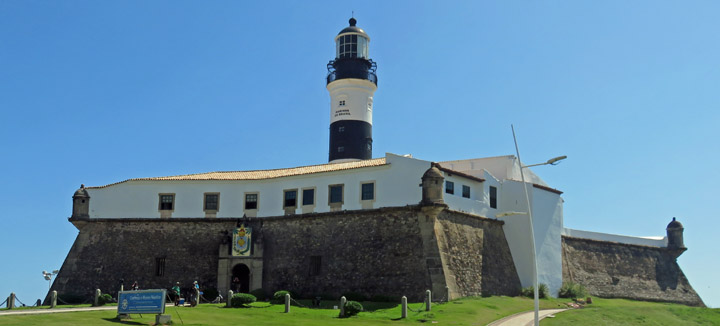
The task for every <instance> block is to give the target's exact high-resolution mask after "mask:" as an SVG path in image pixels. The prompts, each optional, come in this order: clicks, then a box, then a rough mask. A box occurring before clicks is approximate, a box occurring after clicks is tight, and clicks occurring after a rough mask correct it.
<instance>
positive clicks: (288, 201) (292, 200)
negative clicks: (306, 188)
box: [283, 190, 297, 207]
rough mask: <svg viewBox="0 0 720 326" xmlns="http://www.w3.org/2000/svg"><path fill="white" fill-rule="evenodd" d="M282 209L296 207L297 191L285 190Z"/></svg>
mask: <svg viewBox="0 0 720 326" xmlns="http://www.w3.org/2000/svg"><path fill="white" fill-rule="evenodd" d="M283 207H297V190H285V202H284V203H283Z"/></svg>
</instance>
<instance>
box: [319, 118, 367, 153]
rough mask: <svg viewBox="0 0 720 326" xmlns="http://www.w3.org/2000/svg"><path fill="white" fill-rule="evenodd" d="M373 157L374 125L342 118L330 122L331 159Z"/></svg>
mask: <svg viewBox="0 0 720 326" xmlns="http://www.w3.org/2000/svg"><path fill="white" fill-rule="evenodd" d="M371 158H372V125H371V124H370V123H368V122H365V121H359V120H340V121H335V122H333V123H331V124H330V159H329V161H330V162H332V161H334V160H342V159H361V160H369V159H371Z"/></svg>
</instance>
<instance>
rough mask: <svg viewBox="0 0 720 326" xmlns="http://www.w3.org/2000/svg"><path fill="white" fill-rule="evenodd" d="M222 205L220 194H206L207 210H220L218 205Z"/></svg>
mask: <svg viewBox="0 0 720 326" xmlns="http://www.w3.org/2000/svg"><path fill="white" fill-rule="evenodd" d="M219 203H220V195H219V194H205V210H206V211H216V210H218V206H219V205H218V204H219Z"/></svg>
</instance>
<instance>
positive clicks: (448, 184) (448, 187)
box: [445, 181, 455, 195]
mask: <svg viewBox="0 0 720 326" xmlns="http://www.w3.org/2000/svg"><path fill="white" fill-rule="evenodd" d="M445 193H446V194H451V195H452V194H454V193H455V184H454V183H453V182H452V181H445Z"/></svg>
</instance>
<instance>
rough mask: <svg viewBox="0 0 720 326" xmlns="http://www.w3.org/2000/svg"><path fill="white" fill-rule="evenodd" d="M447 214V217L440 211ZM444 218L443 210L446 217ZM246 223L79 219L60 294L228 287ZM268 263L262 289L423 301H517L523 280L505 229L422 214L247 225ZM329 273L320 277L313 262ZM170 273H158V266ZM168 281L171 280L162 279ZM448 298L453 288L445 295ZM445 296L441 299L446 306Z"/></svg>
mask: <svg viewBox="0 0 720 326" xmlns="http://www.w3.org/2000/svg"><path fill="white" fill-rule="evenodd" d="M440 212H441V213H440ZM437 213H440V214H439V215H438V214H437ZM238 221H239V219H223V218H196V219H195V218H194V219H187V218H183V219H137V218H136V219H93V220H88V221H79V220H74V221H73V223H74V224H75V225H76V226H77V227H78V229H79V230H80V232H79V234H78V236H77V239H76V240H75V243H74V244H73V246H72V248H71V250H70V253H69V254H68V256H67V258H66V260H65V262H64V263H63V266H62V268H61V270H60V274H59V275H58V277H57V278H56V280H55V283H54V284H53V287H52V289H53V290H57V291H58V293H60V294H77V295H83V296H88V297H89V296H90V295H91V294H92V293H93V291H94V289H96V288H99V289H101V290H102V291H103V293H111V294H114V293H116V292H117V290H118V289H119V280H120V279H124V280H125V285H126V286H129V284H132V282H133V281H138V283H139V284H140V287H141V288H145V289H147V288H170V287H172V285H173V284H174V283H175V282H176V281H179V282H181V283H182V286H183V287H187V288H189V287H190V286H191V284H192V281H194V280H197V281H199V283H200V284H201V286H204V287H213V288H223V287H225V288H227V286H224V285H221V284H218V261H219V258H220V257H221V255H222V253H221V248H227V241H228V235H227V232H229V231H231V230H232V229H234V228H235V227H236V224H237V223H238ZM243 222H244V223H245V224H246V225H248V226H250V227H252V228H253V246H255V249H254V251H255V252H256V253H260V255H261V256H262V283H261V284H262V288H263V289H264V290H265V291H266V292H267V293H272V292H274V291H277V290H282V289H287V290H292V291H294V292H295V293H297V294H299V295H301V296H316V295H328V296H335V297H337V296H339V295H341V294H347V293H351V292H352V293H357V294H362V295H366V296H368V297H372V296H376V295H382V296H391V297H400V296H402V295H406V296H408V298H410V299H414V300H416V299H421V298H422V296H423V294H424V291H425V290H426V289H433V291H438V290H441V289H442V290H444V288H445V286H448V287H449V288H451V291H452V297H460V296H468V295H478V294H480V293H481V292H487V293H491V294H495V295H512V294H515V293H517V290H518V289H519V280H518V278H517V273H516V271H515V269H514V265H513V263H512V257H511V256H510V250H509V248H508V246H507V243H506V241H505V235H504V233H503V231H502V222H500V221H496V220H490V219H485V218H481V217H477V216H473V215H469V214H465V213H459V212H453V211H448V210H446V209H443V208H440V209H438V210H437V211H436V212H435V213H434V214H433V213H428V212H425V211H424V210H423V209H422V208H421V207H418V206H408V207H399V208H380V209H372V210H359V211H343V212H332V213H318V214H303V215H291V216H281V217H271V218H254V219H251V220H243ZM313 256H315V257H320V261H321V268H320V272H319V273H316V274H317V275H311V271H310V269H311V267H310V265H311V262H310V260H311V257H313ZM160 259H162V260H164V262H165V267H164V269H163V270H162V273H158V270H157V265H158V261H159V260H160ZM158 274H162V275H158ZM442 292H444V291H442ZM444 295H445V294H444V293H436V294H435V298H436V299H440V298H442V297H443V296H444Z"/></svg>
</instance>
